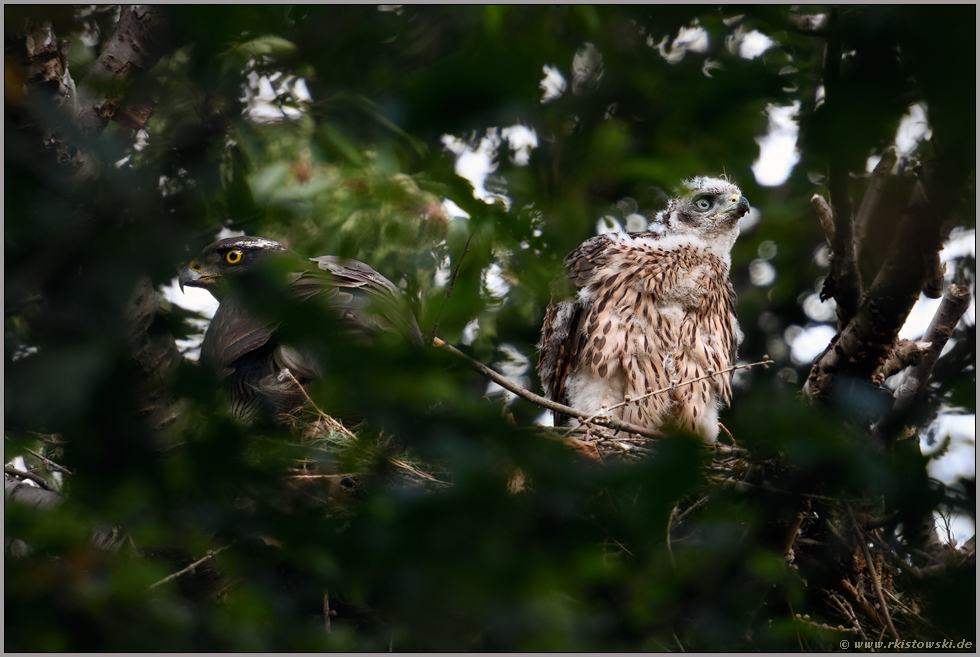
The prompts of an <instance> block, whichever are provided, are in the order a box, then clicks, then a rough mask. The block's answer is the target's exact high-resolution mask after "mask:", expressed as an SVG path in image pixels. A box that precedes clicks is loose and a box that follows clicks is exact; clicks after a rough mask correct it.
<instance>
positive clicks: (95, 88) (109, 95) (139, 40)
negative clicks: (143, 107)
mask: <svg viewBox="0 0 980 657" xmlns="http://www.w3.org/2000/svg"><path fill="white" fill-rule="evenodd" d="M170 48H171V46H170V37H169V21H168V19H167V15H166V13H165V10H163V9H162V8H160V7H154V6H150V5H130V6H127V7H124V8H123V10H122V13H121V14H120V15H119V23H118V24H117V25H116V33H115V34H114V35H113V36H112V39H111V40H110V42H109V45H108V46H106V48H105V50H103V51H102V53H101V54H100V55H99V57H98V59H96V60H95V63H94V64H92V66H91V68H89V70H88V73H87V74H86V75H85V78H84V79H83V80H82V81H81V83H80V84H79V93H78V107H77V110H76V114H75V125H77V126H78V127H79V128H80V129H81V130H82V132H84V133H87V134H96V135H98V134H101V133H102V130H104V129H105V127H106V124H107V123H108V122H109V121H110V120H112V119H118V120H119V122H120V123H122V124H123V125H126V126H127V127H132V128H141V127H143V124H145V122H146V118H147V117H148V116H149V113H148V112H146V113H145V114H144V115H143V117H142V120H141V121H137V120H136V119H137V118H138V116H139V115H140V114H141V112H140V111H139V110H137V109H135V108H131V110H130V111H129V112H125V113H123V114H122V115H121V116H119V117H117V111H118V110H119V109H120V106H121V104H122V96H123V92H124V88H125V87H127V86H130V85H131V84H132V82H134V81H135V80H137V79H139V78H140V77H141V76H143V75H145V73H146V72H147V71H149V70H150V69H151V68H152V67H153V66H154V65H155V64H156V63H157V62H158V61H160V58H161V57H163V56H164V55H165V54H166V53H167V52H168V51H169V50H170Z"/></svg>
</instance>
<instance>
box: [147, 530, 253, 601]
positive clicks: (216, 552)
mask: <svg viewBox="0 0 980 657" xmlns="http://www.w3.org/2000/svg"><path fill="white" fill-rule="evenodd" d="M234 544H235V541H232V542H231V543H229V544H228V545H225V546H224V547H219V548H218V549H217V550H208V553H207V554H205V555H204V556H203V557H201V558H200V559H198V560H197V561H195V562H194V563H192V564H191V565H189V566H187V568H184V569H183V570H178V571H177V572H176V573H173V574H171V575H167V576H166V577H164V578H163V579H161V580H160V581H159V582H155V583H153V584H150V590H151V591H152V590H153V589H155V588H156V587H158V586H160V585H161V584H166V583H167V582H170V581H173V580H175V579H177V578H178V577H180V576H182V575H186V574H187V573H192V572H194V569H196V568H197V567H198V566H200V565H201V564H203V563H204V562H205V561H208V560H209V559H213V558H214V557H216V556H218V555H219V554H221V553H222V552H224V551H225V550H227V549H228V548H230V547H231V546H232V545H234Z"/></svg>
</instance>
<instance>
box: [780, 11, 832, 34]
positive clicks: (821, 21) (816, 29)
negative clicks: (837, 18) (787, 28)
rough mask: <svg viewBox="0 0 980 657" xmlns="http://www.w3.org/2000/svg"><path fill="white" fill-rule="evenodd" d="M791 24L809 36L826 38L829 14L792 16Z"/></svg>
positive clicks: (790, 18)
mask: <svg viewBox="0 0 980 657" xmlns="http://www.w3.org/2000/svg"><path fill="white" fill-rule="evenodd" d="M789 22H790V23H792V24H793V25H795V26H796V29H798V30H799V31H800V33H802V34H806V35H807V36H826V34H827V23H828V20H827V14H790V15H789Z"/></svg>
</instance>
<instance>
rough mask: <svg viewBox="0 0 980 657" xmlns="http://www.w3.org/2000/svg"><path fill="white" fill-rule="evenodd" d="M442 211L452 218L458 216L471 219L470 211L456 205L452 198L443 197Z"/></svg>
mask: <svg viewBox="0 0 980 657" xmlns="http://www.w3.org/2000/svg"><path fill="white" fill-rule="evenodd" d="M442 213H443V214H445V215H446V216H447V217H449V218H450V219H455V218H457V217H459V218H461V219H469V218H470V213H469V212H467V211H466V210H464V209H463V208H461V207H459V206H458V205H456V203H455V202H454V201H453V200H452V199H451V198H447V199H443V201H442Z"/></svg>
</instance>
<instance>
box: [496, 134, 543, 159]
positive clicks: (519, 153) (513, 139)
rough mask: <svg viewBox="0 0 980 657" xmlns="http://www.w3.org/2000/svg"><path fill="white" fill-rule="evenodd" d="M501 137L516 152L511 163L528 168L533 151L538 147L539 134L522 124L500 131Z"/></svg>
mask: <svg viewBox="0 0 980 657" xmlns="http://www.w3.org/2000/svg"><path fill="white" fill-rule="evenodd" d="M500 136H501V137H503V138H504V139H506V140H507V143H508V144H509V145H510V149H511V150H512V151H513V152H514V155H513V157H512V158H511V161H512V162H513V163H514V164H516V165H517V166H519V167H524V166H527V164H528V162H530V161H531V151H532V150H534V149H535V148H537V147H538V133H537V132H535V131H534V130H532V129H531V128H528V127H527V126H523V125H520V124H517V125H512V126H508V127H506V128H504V129H503V130H501V131H500Z"/></svg>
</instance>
